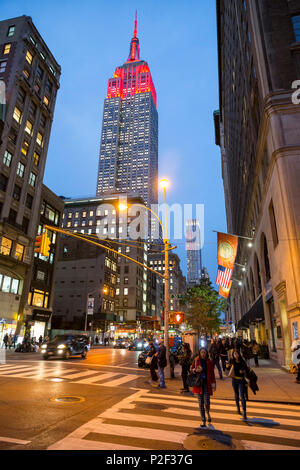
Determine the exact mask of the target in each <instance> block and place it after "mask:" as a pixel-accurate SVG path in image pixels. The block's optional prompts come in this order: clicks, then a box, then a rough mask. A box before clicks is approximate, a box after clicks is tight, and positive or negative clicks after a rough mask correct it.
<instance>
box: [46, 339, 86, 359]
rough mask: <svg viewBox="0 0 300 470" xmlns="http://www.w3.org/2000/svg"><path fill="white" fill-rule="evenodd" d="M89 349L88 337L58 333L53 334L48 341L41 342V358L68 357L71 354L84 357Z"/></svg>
mask: <svg viewBox="0 0 300 470" xmlns="http://www.w3.org/2000/svg"><path fill="white" fill-rule="evenodd" d="M88 350H89V339H88V337H87V336H84V335H60V336H55V337H54V338H53V339H52V340H51V341H49V342H48V343H45V344H42V347H41V353H42V355H43V359H45V360H46V359H48V358H49V357H54V356H58V357H62V358H63V359H69V358H70V357H71V356H81V357H82V358H83V359H85V358H86V355H87V352H88Z"/></svg>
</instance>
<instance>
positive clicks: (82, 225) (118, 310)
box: [53, 194, 149, 329]
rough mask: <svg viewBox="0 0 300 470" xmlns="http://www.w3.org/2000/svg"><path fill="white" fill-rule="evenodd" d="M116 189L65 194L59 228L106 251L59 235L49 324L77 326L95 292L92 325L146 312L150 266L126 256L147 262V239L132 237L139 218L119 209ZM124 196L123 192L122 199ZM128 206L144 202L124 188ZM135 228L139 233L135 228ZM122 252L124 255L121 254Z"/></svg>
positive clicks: (134, 319) (133, 318)
mask: <svg viewBox="0 0 300 470" xmlns="http://www.w3.org/2000/svg"><path fill="white" fill-rule="evenodd" d="M119 196H120V195H119V194H114V195H113V194H112V195H110V196H99V197H94V198H85V199H66V200H65V210H64V219H63V228H64V229H67V230H70V231H71V232H73V233H74V234H78V235H79V236H83V237H85V238H87V239H89V240H91V241H94V242H95V243H96V244H98V243H100V244H103V245H104V246H107V247H109V248H112V249H113V250H115V252H110V251H108V250H105V248H101V247H99V246H96V245H91V244H88V243H86V242H84V241H82V240H77V239H74V238H71V237H68V236H65V235H63V237H62V242H61V249H60V258H59V262H58V269H57V279H56V291H55V301H54V306H53V310H54V315H53V327H54V328H58V327H60V328H62V327H65V326H67V324H68V325H69V326H70V325H71V324H72V322H73V326H74V325H76V329H81V328H82V325H83V322H84V319H85V316H86V315H87V301H88V297H90V298H93V302H94V315H93V316H91V317H90V320H91V321H90V322H93V327H95V328H97V327H99V328H102V327H105V328H106V326H107V325H108V324H109V323H128V322H129V323H136V322H137V321H139V318H140V317H142V316H144V315H147V314H149V312H148V309H147V289H148V271H147V269H146V268H144V267H143V266H140V265H137V264H136V263H134V262H132V261H130V260H129V259H128V258H125V257H129V258H133V259H134V260H136V261H138V262H139V263H141V264H142V265H143V264H145V265H147V251H148V249H147V245H146V244H145V243H144V242H143V240H142V238H141V237H139V236H137V238H136V239H134V240H133V239H132V238H131V237H130V233H131V232H130V227H132V226H133V225H134V224H135V223H136V221H137V220H138V223H137V227H136V229H137V232H138V233H139V231H140V230H141V233H142V231H143V224H142V221H143V219H141V220H140V219H139V213H138V215H129V214H130V213H131V212H130V210H129V209H128V213H127V212H126V213H123V212H120V211H119V203H120V197H119ZM121 200H123V198H122V199H121ZM126 201H127V204H128V206H129V207H130V206H134V205H135V204H143V200H142V199H141V198H140V196H139V195H138V194H136V195H133V194H131V195H130V194H128V195H127V198H126ZM138 233H137V234H138ZM121 254H122V255H123V256H121Z"/></svg>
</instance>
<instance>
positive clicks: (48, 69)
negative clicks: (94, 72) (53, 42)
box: [0, 16, 61, 340]
mask: <svg viewBox="0 0 300 470" xmlns="http://www.w3.org/2000/svg"><path fill="white" fill-rule="evenodd" d="M60 72H61V69H60V66H59V65H58V63H57V62H56V60H55V58H54V57H53V55H52V53H51V52H50V50H49V49H48V47H47V45H46V44H45V42H44V41H43V39H42V37H41V35H40V34H39V32H38V31H37V29H36V28H35V26H34V24H33V22H32V19H31V18H30V17H28V16H21V17H18V18H12V19H10V20H5V21H1V22H0V81H2V83H3V82H4V84H5V95H6V112H5V119H4V126H3V131H2V139H1V140H2V143H1V146H0V211H1V214H0V239H1V245H0V258H1V259H0V279H1V285H0V308H1V312H2V314H1V320H0V340H1V337H2V336H3V334H4V333H5V332H8V333H14V332H16V331H17V332H19V331H20V329H21V326H22V322H23V311H24V308H25V306H26V304H27V300H28V292H29V289H30V283H31V274H32V266H33V264H32V261H33V245H34V239H35V236H36V234H37V227H38V224H39V217H40V204H41V198H42V183H43V176H44V169H45V164H46V157H47V150H48V143H49V137H50V131H51V126H52V120H53V114H54V107H55V100H56V93H57V90H58V88H59V78H60Z"/></svg>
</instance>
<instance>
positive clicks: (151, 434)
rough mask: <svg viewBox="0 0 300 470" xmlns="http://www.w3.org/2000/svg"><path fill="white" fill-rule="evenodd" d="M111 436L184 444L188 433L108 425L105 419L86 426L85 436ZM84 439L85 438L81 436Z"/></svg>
mask: <svg viewBox="0 0 300 470" xmlns="http://www.w3.org/2000/svg"><path fill="white" fill-rule="evenodd" d="M91 432H92V433H96V434H111V435H112V436H126V437H136V438H137V437H139V438H142V439H154V440H159V441H167V442H176V443H179V444H182V443H183V441H184V440H185V438H186V437H187V433H183V432H177V431H165V430H162V429H153V428H142V427H135V426H134V427H132V426H123V425H121V424H120V425H119V424H118V425H116V424H106V423H104V422H103V419H100V418H95V419H92V420H91V421H89V423H88V424H87V425H86V426H85V434H84V435H85V436H87V435H88V434H89V433H91ZM81 437H83V436H81Z"/></svg>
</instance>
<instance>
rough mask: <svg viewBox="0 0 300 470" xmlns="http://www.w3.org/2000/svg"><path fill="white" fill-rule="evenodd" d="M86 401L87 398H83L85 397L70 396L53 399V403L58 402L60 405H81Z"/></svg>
mask: <svg viewBox="0 0 300 470" xmlns="http://www.w3.org/2000/svg"><path fill="white" fill-rule="evenodd" d="M84 400H85V398H83V397H72V396H68V395H66V396H61V397H54V398H51V401H55V402H58V403H80V402H82V401H84Z"/></svg>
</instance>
